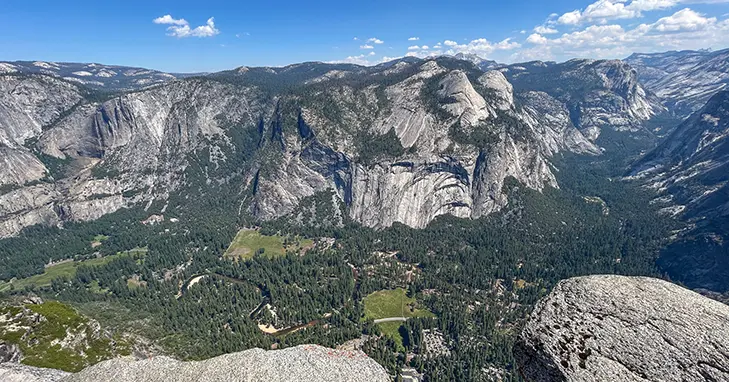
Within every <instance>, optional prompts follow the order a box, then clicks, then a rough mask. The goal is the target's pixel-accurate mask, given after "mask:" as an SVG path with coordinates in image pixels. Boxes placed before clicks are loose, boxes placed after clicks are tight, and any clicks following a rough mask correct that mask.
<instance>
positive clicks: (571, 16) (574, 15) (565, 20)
mask: <svg viewBox="0 0 729 382" xmlns="http://www.w3.org/2000/svg"><path fill="white" fill-rule="evenodd" d="M581 17H582V13H581V12H580V11H578V10H575V11H572V12H567V13H565V14H564V15H562V16H559V18H558V19H557V22H558V23H560V24H566V25H577V24H579V23H580V20H581Z"/></svg>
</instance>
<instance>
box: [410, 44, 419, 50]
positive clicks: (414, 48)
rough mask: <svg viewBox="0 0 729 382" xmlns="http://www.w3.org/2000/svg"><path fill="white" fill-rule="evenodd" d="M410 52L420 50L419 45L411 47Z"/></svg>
mask: <svg viewBox="0 0 729 382" xmlns="http://www.w3.org/2000/svg"><path fill="white" fill-rule="evenodd" d="M408 50H420V47H419V46H417V45H413V46H409V47H408Z"/></svg>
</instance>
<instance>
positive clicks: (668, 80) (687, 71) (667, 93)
mask: <svg viewBox="0 0 729 382" xmlns="http://www.w3.org/2000/svg"><path fill="white" fill-rule="evenodd" d="M624 61H625V62H627V63H628V64H630V65H631V66H632V67H634V68H635V69H636V70H637V71H638V77H639V79H640V81H641V82H642V83H643V84H644V85H645V87H646V88H648V89H650V90H651V91H652V92H654V93H655V94H656V95H657V96H658V97H659V98H660V99H661V100H662V101H663V102H664V104H665V105H666V106H668V108H669V109H670V110H671V112H672V113H674V114H676V115H677V116H679V117H681V118H685V117H688V116H689V115H690V114H691V113H693V112H695V111H697V110H699V109H700V108H701V107H703V106H704V105H705V104H706V102H707V101H708V100H709V98H711V96H713V95H714V94H716V93H717V92H718V91H720V90H722V89H726V88H727V85H728V84H729V49H724V50H719V51H715V52H711V51H703V50H702V51H680V52H676V51H672V52H665V53H652V54H644V53H636V54H633V55H631V56H630V57H628V58H626V59H625V60H624Z"/></svg>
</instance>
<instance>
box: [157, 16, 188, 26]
mask: <svg viewBox="0 0 729 382" xmlns="http://www.w3.org/2000/svg"><path fill="white" fill-rule="evenodd" d="M152 22H153V23H155V24H167V25H188V24H187V20H185V19H175V18H173V17H172V16H170V15H164V16H162V17H157V18H156V19H154V20H152Z"/></svg>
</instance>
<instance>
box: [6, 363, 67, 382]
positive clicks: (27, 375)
mask: <svg viewBox="0 0 729 382" xmlns="http://www.w3.org/2000/svg"><path fill="white" fill-rule="evenodd" d="M67 375H68V373H66V372H65V371H60V370H54V369H42V368H39V367H32V366H25V365H21V364H17V363H11V362H6V363H0V381H3V382H56V381H60V380H61V378H63V377H65V376H67Z"/></svg>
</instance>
